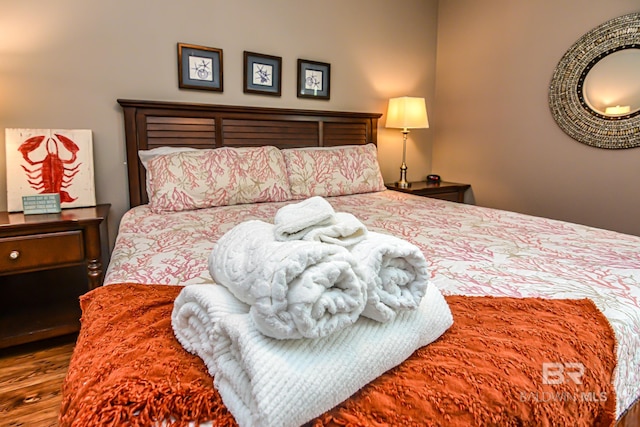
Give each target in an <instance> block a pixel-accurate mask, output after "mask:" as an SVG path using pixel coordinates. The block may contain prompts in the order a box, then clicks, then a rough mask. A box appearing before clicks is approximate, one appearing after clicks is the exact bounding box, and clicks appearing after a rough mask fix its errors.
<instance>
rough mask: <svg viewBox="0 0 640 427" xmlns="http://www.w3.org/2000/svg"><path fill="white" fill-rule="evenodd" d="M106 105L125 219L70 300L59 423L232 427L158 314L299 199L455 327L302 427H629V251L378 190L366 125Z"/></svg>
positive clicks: (623, 240) (638, 367) (330, 115)
mask: <svg viewBox="0 0 640 427" xmlns="http://www.w3.org/2000/svg"><path fill="white" fill-rule="evenodd" d="M119 103H120V105H121V106H122V108H123V111H124V118H125V135H126V145H127V166H128V179H129V196H130V204H131V209H130V210H129V211H128V212H127V213H126V214H125V215H124V217H123V218H122V221H121V224H120V228H119V232H118V237H117V240H116V243H115V247H114V250H113V253H112V257H111V261H110V264H109V267H108V269H107V271H106V274H105V279H104V286H103V287H101V288H98V289H96V290H95V291H92V292H90V293H89V294H87V295H85V296H83V297H82V299H81V305H82V308H83V317H82V328H81V331H80V334H79V337H78V342H77V345H76V349H75V350H74V354H73V357H72V360H71V364H70V368H69V373H68V375H67V378H66V379H65V383H64V386H63V403H62V408H61V414H60V422H61V425H101V424H105V425H119V424H125V425H150V424H158V425H163V424H172V423H173V424H175V425H195V424H202V425H235V423H236V420H234V417H233V415H232V414H231V413H230V412H229V411H228V409H227V408H225V405H224V403H223V401H222V399H221V396H220V395H219V393H218V391H217V390H216V388H215V387H213V381H212V378H211V375H209V373H208V372H207V369H206V367H205V365H204V364H203V363H202V362H203V361H202V360H201V359H200V358H198V357H196V356H194V355H193V354H190V353H189V352H187V351H186V350H185V349H184V348H182V347H181V346H180V344H179V343H178V342H177V341H176V340H175V337H174V336H173V333H172V329H171V310H172V307H173V303H174V300H175V299H176V298H177V297H178V295H179V294H180V292H181V290H182V289H186V288H187V287H191V286H199V285H212V284H213V283H214V281H213V279H212V277H211V274H210V271H209V269H208V264H207V258H208V257H209V255H210V254H211V252H212V249H213V248H214V244H215V242H216V241H218V240H219V239H221V237H222V236H224V235H225V234H226V233H228V232H229V231H230V230H231V229H233V227H234V226H236V225H238V224H240V223H243V222H246V221H254V220H260V221H265V222H269V221H273V218H274V216H275V215H276V214H277V213H278V212H279V210H280V209H281V208H283V207H284V206H287V205H290V204H292V203H298V202H300V201H301V200H305V199H307V198H309V197H313V196H321V197H323V198H325V199H326V200H327V201H328V202H329V203H330V204H331V206H332V207H333V208H334V209H335V210H336V211H340V212H346V213H350V214H352V215H354V216H356V217H357V218H359V219H360V220H361V221H362V223H363V224H365V225H366V227H367V229H368V230H370V231H373V232H379V233H386V234H391V235H394V236H397V237H399V238H401V239H404V240H406V241H408V242H411V243H412V244H413V245H415V246H416V247H418V248H419V249H420V250H421V251H422V253H423V254H424V257H425V259H426V261H427V264H428V270H429V282H430V283H431V284H433V285H434V286H435V287H436V288H437V289H438V290H439V291H440V292H441V293H442V295H444V298H445V299H446V302H447V303H448V305H449V306H450V308H451V312H452V313H453V319H454V320H453V326H451V327H450V328H449V329H448V330H447V331H446V332H444V333H443V334H442V335H441V336H440V337H439V338H437V340H435V341H434V342H433V343H431V344H429V345H427V346H424V347H423V348H419V349H418V350H416V351H415V352H414V353H413V354H411V357H409V358H407V359H406V360H404V361H403V362H402V363H399V364H396V365H397V366H395V365H394V367H393V369H389V370H388V371H386V372H385V373H384V374H383V375H380V376H378V377H376V378H375V380H373V381H371V382H370V383H368V384H367V385H366V386H363V387H361V388H360V389H359V390H358V391H357V393H354V394H353V395H352V396H350V397H349V398H348V399H346V400H340V401H339V404H337V405H335V407H331V408H327V410H326V411H323V413H318V414H316V415H315V416H314V417H313V418H312V419H305V420H304V423H306V424H308V425H317V426H320V425H474V424H475V425H487V424H493V425H543V424H546V425H613V424H614V423H617V424H618V425H637V423H638V420H639V412H638V404H637V403H636V402H637V401H638V398H639V397H640V237H637V236H631V235H625V234H620V233H616V232H612V231H607V230H601V229H596V228H591V227H586V226H582V225H577V224H572V223H567V222H561V221H555V220H550V219H545V218H538V217H533V216H528V215H523V214H517V213H513V212H507V211H501V210H496V209H489V208H483V207H478V206H473V205H466V204H460V203H455V202H449V201H443V200H435V199H429V198H423V197H417V196H412V195H410V194H405V193H400V192H394V191H391V190H386V189H385V188H384V185H383V183H382V182H381V177H380V175H379V169H378V167H377V158H376V148H375V143H376V140H377V134H376V130H377V126H378V119H379V118H380V116H381V115H380V114H369V113H351V112H331V111H308V110H291V109H275V108H256V107H242V106H221V105H203V104H188V103H168V102H155V101H135V100H119ZM160 147H173V148H171V149H170V152H165V154H164V155H161V156H160V157H161V158H162V159H165V158H172V159H177V158H179V159H182V160H180V162H183V161H184V159H186V158H189V159H190V160H189V161H190V162H195V163H188V162H186V163H184V162H183V163H180V166H179V168H178V169H175V164H171V163H167V164H165V165H164V167H163V168H161V169H159V170H155V171H154V172H152V173H150V175H149V176H147V173H149V171H150V169H148V168H149V163H146V166H143V164H142V161H141V158H140V156H139V151H140V150H143V152H145V151H148V150H151V149H157V148H160ZM176 147H182V148H185V147H188V149H193V148H196V149H205V150H204V151H207V150H206V149H214V148H215V149H216V150H213V151H214V152H215V153H216V155H218V156H219V155H221V154H220V153H224V156H223V157H221V158H220V157H216V158H215V159H214V160H211V159H208V160H207V161H206V162H205V163H198V162H201V158H200V153H201V152H202V151H203V150H200V151H198V152H194V151H185V152H183V153H178V152H176V150H175V149H176ZM247 147H249V148H248V149H247ZM220 149H222V150H220ZM238 150H240V151H238ZM243 150H244V151H243ZM156 152H157V150H156ZM185 153H186V154H185ZM238 153H240V154H238ZM336 153H338V154H336ZM163 156H164V157H163ZM280 156H283V158H284V159H285V160H281V157H280ZM143 157H144V156H143ZM142 160H145V159H144V158H143V159H142ZM147 161H150V160H149V159H146V160H145V162H147ZM212 161H213V162H214V163H215V167H213V169H216V168H217V169H216V170H218V172H217V173H218V174H220V176H225V177H226V178H225V179H222V181H220V179H219V180H218V181H217V182H218V184H219V186H220V188H217V189H215V190H219V191H213V190H212V191H209V192H208V193H207V194H208V195H207V196H206V197H204V199H206V200H202V199H203V197H199V196H193V194H189V191H187V190H185V188H188V187H193V186H194V185H196V186H209V185H210V182H209V181H207V179H209V178H210V177H209V178H206V179H205V178H202V177H198V176H195V175H197V174H195V173H193V175H194V176H191V175H192V172H193V171H194V170H195V169H197V168H198V167H199V166H198V165H201V164H206V165H208V166H207V167H209V168H211V165H212V164H214V163H211V162H212ZM282 161H284V165H283V164H282ZM216 162H217V163H216ZM247 162H248V163H249V164H250V166H247ZM278 162H280V163H278ZM265 163H268V164H270V165H271V166H272V168H271V169H270V170H271V171H273V170H274V169H275V170H280V171H282V172H281V173H275V174H274V173H269V171H266V172H264V171H262V167H263V166H262V165H264V164H265ZM156 164H161V161H156ZM185 165H186V166H185ZM274 165H275V166H274ZM180 168H182V169H180ZM225 168H226V169H225ZM278 168H279V169H278ZM151 170H153V168H152V169H151ZM258 170H259V171H260V177H259V179H257V178H255V176H253V178H252V177H251V174H252V173H253V172H255V171H258ZM252 171H253V172H252ZM263 172H264V173H263ZM247 174H248V175H247ZM187 175H189V176H188V177H187ZM283 175H286V176H284V179H283ZM230 177H231V178H230ZM218 178H219V177H218ZM223 181H224V182H223ZM220 182H222V184H220ZM167 183H169V184H167ZM218 184H216V185H218ZM287 185H288V187H287ZM176 188H178V190H180V189H182V190H183V191H177V190H176ZM150 193H151V194H153V196H152V197H151V198H150V197H149V194H150ZM471 365H473V366H471ZM472 368H473V369H475V370H473V369H472ZM242 392H243V391H241V393H242ZM285 419H287V417H286V414H285ZM285 424H286V423H285ZM298 424H303V423H302V422H300V423H298ZM274 425H275V424H274Z"/></svg>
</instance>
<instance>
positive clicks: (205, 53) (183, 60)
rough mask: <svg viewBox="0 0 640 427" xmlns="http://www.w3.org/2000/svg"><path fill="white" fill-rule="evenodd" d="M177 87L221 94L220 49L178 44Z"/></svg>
mask: <svg viewBox="0 0 640 427" xmlns="http://www.w3.org/2000/svg"><path fill="white" fill-rule="evenodd" d="M178 87H180V88H181V89H199V90H211V91H214V92H222V89H223V84H222V49H217V48H214V47H206V46H197V45H193V44H187V43H178Z"/></svg>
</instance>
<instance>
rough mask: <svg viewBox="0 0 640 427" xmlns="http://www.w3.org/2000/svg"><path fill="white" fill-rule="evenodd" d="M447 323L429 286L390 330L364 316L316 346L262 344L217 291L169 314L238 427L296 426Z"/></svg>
mask: <svg viewBox="0 0 640 427" xmlns="http://www.w3.org/2000/svg"><path fill="white" fill-rule="evenodd" d="M452 324H453V318H452V316H451V311H450V310H449V306H448V305H447V303H446V301H445V299H444V298H443V297H442V295H441V294H440V292H439V291H438V289H437V288H436V287H435V286H434V285H432V284H429V285H428V287H427V289H426V293H425V296H424V298H423V299H422V302H421V304H420V307H419V308H418V309H417V310H414V311H406V312H402V313H400V314H399V315H398V316H397V317H396V318H395V320H393V321H392V322H389V323H379V322H376V321H373V320H370V319H367V318H363V317H361V318H360V319H359V320H358V321H357V322H356V323H355V324H354V325H352V326H350V327H348V328H345V329H343V330H341V331H338V332H336V333H334V334H332V335H330V336H328V337H325V338H318V339H298V340H277V339H273V338H269V337H266V336H265V335H263V334H262V333H261V332H260V331H259V330H257V328H256V327H255V324H254V322H253V321H252V319H251V317H250V315H249V306H247V305H244V304H242V303H240V302H239V301H237V299H236V298H234V297H233V295H231V294H230V293H229V292H228V291H227V290H226V289H225V288H224V287H222V286H220V285H191V286H186V287H185V288H184V289H183V290H182V291H181V293H180V295H179V296H178V298H177V299H176V302H175V305H174V310H173V315H172V325H173V329H174V332H175V334H176V337H177V338H178V341H180V343H181V344H182V345H183V346H184V347H185V348H186V349H187V350H188V351H190V352H192V353H194V354H196V355H198V356H200V357H201V358H202V359H203V360H204V362H205V364H206V365H207V367H208V369H209V372H210V373H211V374H212V375H214V385H215V386H216V388H217V389H218V391H219V393H220V395H221V397H222V399H223V401H224V403H225V405H226V406H227V408H228V409H229V410H230V411H231V413H232V414H233V416H234V417H235V419H236V421H237V422H238V424H239V425H240V426H241V427H243V426H278V427H288V426H292V427H293V426H298V425H301V424H303V423H305V422H307V421H309V420H311V419H313V418H314V417H316V416H319V415H321V414H322V413H324V412H326V411H327V410H329V409H331V408H333V407H334V406H335V405H337V404H339V403H340V402H342V401H344V400H345V399H347V398H348V397H350V396H351V395H352V394H354V393H355V392H356V391H358V390H359V389H360V388H362V387H363V386H364V385H366V384H367V383H369V382H370V381H372V380H373V379H375V378H376V377H378V376H380V375H381V374H382V373H384V372H386V371H387V370H389V369H391V368H393V367H394V366H397V365H398V364H400V363H401V362H402V361H404V360H405V359H406V358H407V357H409V356H410V355H411V354H412V353H413V352H414V351H415V350H416V349H418V348H420V347H422V346H425V345H427V344H429V343H431V342H433V341H435V340H436V339H437V338H438V337H439V336H440V335H442V334H443V333H444V332H445V331H446V330H447V329H448V328H449V327H450V326H451V325H452Z"/></svg>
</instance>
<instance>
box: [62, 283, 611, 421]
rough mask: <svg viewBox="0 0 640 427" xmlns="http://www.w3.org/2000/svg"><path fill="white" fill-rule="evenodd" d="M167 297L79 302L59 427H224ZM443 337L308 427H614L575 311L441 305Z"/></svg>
mask: <svg viewBox="0 0 640 427" xmlns="http://www.w3.org/2000/svg"><path fill="white" fill-rule="evenodd" d="M181 289H182V288H181V287H178V286H162V285H136V284H122V285H110V286H105V287H102V288H97V289H95V290H93V291H91V292H89V293H88V294H86V295H85V296H83V297H82V298H81V306H82V312H83V314H82V329H81V331H80V335H79V337H78V342H77V345H76V348H75V350H74V354H73V357H72V359H71V363H70V366H69V371H68V374H67V377H66V379H65V382H64V385H63V390H62V392H63V397H62V406H61V412H60V424H61V425H62V426H92V427H93V426H98V425H114V426H115V425H128V426H148V425H152V424H153V422H154V421H157V420H172V421H173V424H172V425H176V426H183V425H187V424H188V422H190V421H191V422H194V421H195V422H196V423H197V422H198V421H200V422H203V421H207V420H215V421H214V425H216V426H234V425H236V424H235V421H234V419H233V416H232V415H231V414H230V413H229V412H228V411H227V409H226V408H225V406H224V404H223V403H222V401H221V398H220V396H219V395H218V393H217V392H216V390H215V388H214V387H213V381H212V378H211V377H210V376H209V375H208V374H207V372H206V369H205V366H204V363H203V362H202V361H201V360H200V359H199V358H198V357H196V356H193V355H191V354H189V353H187V352H186V351H185V350H184V349H183V348H182V347H181V346H180V344H179V343H178V342H177V341H176V339H175V338H174V335H173V331H172V329H171V310H172V308H173V301H174V299H175V298H176V297H177V295H178V293H179V292H180V290H181ZM446 299H447V302H448V303H449V305H450V307H451V311H452V313H453V318H454V324H453V326H452V327H451V328H450V329H449V330H448V331H447V332H446V333H445V334H444V335H443V336H442V337H440V339H438V340H437V341H436V342H434V343H432V344H430V345H428V346H426V347H423V348H421V349H420V350H418V351H416V352H415V353H414V354H413V355H412V356H411V357H410V358H409V359H407V360H406V361H405V362H403V363H402V364H401V365H400V366H398V367H396V368H394V369H392V370H390V371H388V372H387V373H385V374H384V375H382V376H380V377H379V378H377V379H376V380H375V381H373V382H371V383H370V384H368V385H367V386H365V387H363V388H362V389H361V390H360V391H359V392H358V393H356V394H355V395H353V396H352V397H351V398H349V399H348V400H347V401H345V402H343V403H342V404H341V405H339V406H338V407H336V408H334V409H332V410H330V411H328V412H327V413H325V414H324V415H322V416H321V417H319V418H317V419H316V420H313V421H311V422H310V423H309V425H313V426H324V425H348V426H386V425H406V426H409V425H416V426H417V425H419V426H425V425H434V426H435V425H447V426H456V425H459V426H463V425H464V426H468V425H531V426H534V425H535V426H538V425H594V426H610V425H613V423H614V422H615V392H614V388H613V385H612V378H613V370H614V367H615V364H616V357H615V354H616V353H615V346H616V344H615V337H614V334H613V331H612V330H611V327H610V325H609V323H608V321H607V320H606V318H605V317H604V316H603V315H602V314H601V313H600V311H599V310H598V309H597V308H596V307H595V305H594V304H593V303H592V302H591V301H590V300H587V299H584V300H543V299H528V298H527V299H516V298H493V297H465V296H450V297H446Z"/></svg>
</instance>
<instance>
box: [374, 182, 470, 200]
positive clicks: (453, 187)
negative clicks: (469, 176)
mask: <svg viewBox="0 0 640 427" xmlns="http://www.w3.org/2000/svg"><path fill="white" fill-rule="evenodd" d="M409 184H410V185H409V187H408V188H400V187H396V185H395V184H385V186H386V187H387V188H388V189H389V190H394V191H401V192H403V193H409V194H415V195H416V196H424V197H431V198H433V199H442V200H449V201H452V202H459V203H463V202H464V193H465V192H466V191H467V190H468V189H469V188H470V187H471V185H469V184H459V183H456V182H447V181H440V182H426V181H415V182H410V183H409Z"/></svg>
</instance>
